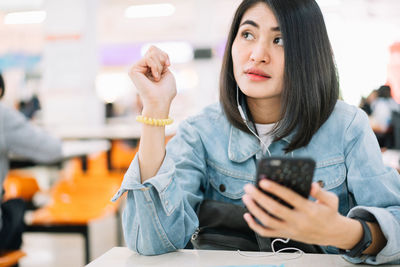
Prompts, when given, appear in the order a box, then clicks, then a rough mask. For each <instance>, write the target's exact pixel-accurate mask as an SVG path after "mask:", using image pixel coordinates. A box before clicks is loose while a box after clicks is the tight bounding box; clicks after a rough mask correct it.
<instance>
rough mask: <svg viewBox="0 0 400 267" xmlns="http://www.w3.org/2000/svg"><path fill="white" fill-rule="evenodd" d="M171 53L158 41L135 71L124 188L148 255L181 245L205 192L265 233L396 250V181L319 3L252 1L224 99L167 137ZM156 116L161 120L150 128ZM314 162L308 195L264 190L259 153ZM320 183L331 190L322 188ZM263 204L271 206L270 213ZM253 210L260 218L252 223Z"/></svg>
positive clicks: (231, 57) (380, 257)
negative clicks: (136, 126) (339, 70)
mask: <svg viewBox="0 0 400 267" xmlns="http://www.w3.org/2000/svg"><path fill="white" fill-rule="evenodd" d="M169 66H170V62H169V59H168V55H167V54H165V53H164V52H162V51H160V50H159V49H157V48H155V47H152V48H150V49H149V51H148V52H147V53H146V55H145V56H144V58H143V59H141V60H140V61H139V62H137V63H136V64H135V65H134V66H133V67H132V69H131V71H130V76H131V79H132V80H133V82H134V84H135V85H136V87H137V88H138V90H139V93H140V96H141V98H142V101H143V112H142V115H143V116H146V117H149V118H153V119H158V120H156V121H157V123H154V120H150V119H147V120H143V121H144V122H145V123H144V125H143V128H142V136H141V142H140V148H139V153H138V155H137V156H136V157H135V159H134V160H133V162H132V164H131V166H130V168H129V170H128V171H127V173H126V175H125V178H124V181H123V183H122V186H121V189H120V191H119V192H118V193H117V195H116V197H115V198H117V197H119V196H121V195H122V194H123V193H124V192H126V191H128V197H127V206H126V209H125V211H124V215H123V226H124V234H125V239H126V242H127V244H128V246H129V247H130V248H131V249H133V250H135V251H137V252H139V253H141V254H145V255H153V254H160V253H166V252H169V251H173V250H176V249H178V248H184V247H185V246H186V244H187V243H188V242H189V240H190V238H191V236H192V234H193V233H194V232H195V230H196V228H197V227H198V226H199V218H198V216H197V214H196V212H197V209H198V207H199V205H200V203H201V202H203V201H204V200H210V199H211V200H217V201H220V202H226V203H233V204H236V205H238V207H239V206H240V207H244V206H246V207H247V209H248V211H249V212H250V213H251V214H252V215H253V216H251V215H250V214H249V213H246V214H244V219H245V220H246V222H247V224H248V226H249V227H250V228H251V229H253V230H254V231H255V232H256V233H257V234H258V235H260V236H263V237H282V238H290V239H293V240H296V241H299V242H302V243H307V244H316V245H318V246H320V247H321V248H322V250H323V251H324V252H329V253H339V249H342V250H343V251H342V252H341V253H343V254H346V255H347V259H349V260H351V261H352V262H354V263H358V262H367V263H371V264H381V263H387V262H399V259H400V242H399V240H400V207H399V205H400V179H399V175H398V173H397V172H396V171H395V170H393V169H390V168H387V167H385V166H384V165H383V163H382V159H381V154H380V150H379V146H378V143H377V141H376V138H375V137H374V135H373V132H372V130H371V129H370V127H369V124H368V118H367V116H366V115H365V113H364V112H362V111H361V110H359V109H358V108H356V107H353V106H350V105H347V104H345V103H344V102H342V101H338V100H337V98H338V80H337V75H336V70H335V64H334V60H333V55H332V51H331V46H330V43H329V40H328V36H327V32H326V28H325V24H324V21H323V17H322V14H321V11H320V9H319V7H318V5H317V4H316V2H315V1H314V0H244V1H243V2H242V3H241V5H240V6H239V7H238V9H237V11H236V14H235V16H234V19H233V23H232V26H231V29H230V33H229V37H228V41H227V46H226V50H225V56H224V60H223V66H222V71H221V77H220V103H218V104H215V105H212V106H210V107H208V108H206V109H205V110H204V111H203V112H201V113H200V114H199V115H198V116H195V117H191V118H189V119H187V120H186V121H184V122H183V123H182V124H181V125H180V128H179V130H178V132H177V134H176V136H175V137H174V138H173V139H172V140H171V141H170V142H169V143H168V146H167V148H166V147H165V145H164V138H165V131H164V127H163V126H154V124H157V125H164V124H165V123H167V122H168V121H167V120H164V121H163V120H161V119H167V118H168V114H169V108H170V104H171V101H172V99H173V98H174V96H175V94H176V88H175V80H174V77H173V75H172V74H171V72H170V71H169V69H168V67H169ZM151 124H153V125H151ZM270 156H285V157H311V158H313V159H314V160H315V161H316V162H317V167H316V170H315V173H314V181H316V182H317V181H318V183H313V185H312V189H311V197H312V198H310V199H305V198H302V197H301V196H300V195H298V194H297V193H296V192H294V191H291V190H289V189H287V188H285V187H283V186H280V185H278V184H276V183H273V182H266V181H264V182H262V183H260V186H261V188H262V189H263V190H265V191H268V192H271V193H273V194H274V195H276V196H278V197H280V198H281V199H283V200H285V201H286V202H288V203H289V204H291V205H292V206H293V207H294V208H293V209H289V208H287V207H286V206H283V205H281V204H279V203H278V202H277V201H275V200H273V199H272V198H270V197H268V196H267V195H265V194H263V193H262V192H261V191H259V190H258V189H257V188H256V187H255V186H254V185H253V184H254V183H255V174H256V162H257V160H259V159H261V158H262V157H270ZM321 187H323V188H321ZM266 211H267V212H266ZM255 218H256V219H257V220H258V222H256V220H255Z"/></svg>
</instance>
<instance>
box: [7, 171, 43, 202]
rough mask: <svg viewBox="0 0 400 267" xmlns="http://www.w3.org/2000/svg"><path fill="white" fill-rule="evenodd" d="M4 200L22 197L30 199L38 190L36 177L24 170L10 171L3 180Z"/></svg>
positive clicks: (26, 199)
mask: <svg viewBox="0 0 400 267" xmlns="http://www.w3.org/2000/svg"><path fill="white" fill-rule="evenodd" d="M4 191H5V194H4V200H9V199H12V198H22V199H24V200H25V201H31V200H32V197H33V195H34V194H35V193H36V192H38V191H39V186H38V183H37V181H36V179H35V178H34V177H32V176H30V175H29V174H27V173H25V172H18V171H10V172H9V174H8V175H7V177H6V179H5V181H4Z"/></svg>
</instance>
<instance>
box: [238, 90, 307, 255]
mask: <svg viewBox="0 0 400 267" xmlns="http://www.w3.org/2000/svg"><path fill="white" fill-rule="evenodd" d="M236 102H237V106H238V110H239V113H240V116H241V117H242V119H243V122H244V124H246V127H247V128H248V129H249V131H250V132H251V133H252V134H253V135H254V136H255V137H257V138H258V140H260V142H261V144H263V146H264V147H265V148H266V150H267V152H268V155H269V156H270V157H271V152H270V151H269V149H268V146H267V145H266V144H265V143H264V142H263V140H261V138H260V137H259V136H258V135H257V134H256V133H255V132H254V131H253V130H252V129H251V128H250V127H249V125H248V123H247V119H246V116H245V115H244V112H243V109H242V107H241V105H240V103H239V86H238V85H236ZM291 154H292V157H294V155H293V151H292V153H291ZM289 240H290V238H287V239H281V238H276V239H274V241H272V242H271V249H272V252H273V254H272V255H256V256H254V255H253V256H251V255H247V254H246V253H243V252H241V251H240V250H237V252H238V253H239V254H240V255H242V256H244V257H271V256H276V255H277V256H279V254H280V253H282V252H283V251H287V250H295V251H297V252H298V253H299V255H296V257H294V258H289V259H286V260H293V259H297V258H299V257H301V256H302V255H303V254H304V252H303V251H302V250H301V249H298V248H295V247H289V248H282V249H279V250H278V251H275V248H274V245H275V242H282V243H285V244H287V243H288V242H289Z"/></svg>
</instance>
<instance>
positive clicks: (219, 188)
mask: <svg viewBox="0 0 400 267" xmlns="http://www.w3.org/2000/svg"><path fill="white" fill-rule="evenodd" d="M207 163H208V166H209V168H208V175H209V181H210V185H211V187H209V188H208V192H207V197H208V198H210V199H214V200H222V201H223V200H226V199H231V200H241V197H242V196H243V195H244V189H243V187H244V185H245V184H248V183H254V179H255V177H254V176H252V175H250V174H246V173H240V172H236V171H232V170H228V169H226V168H222V167H220V166H218V165H216V164H215V163H213V162H210V161H208V162H207ZM230 202H232V201H230Z"/></svg>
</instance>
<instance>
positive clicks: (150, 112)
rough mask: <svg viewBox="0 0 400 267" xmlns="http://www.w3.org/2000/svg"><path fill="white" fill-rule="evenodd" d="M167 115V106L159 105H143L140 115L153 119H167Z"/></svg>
mask: <svg viewBox="0 0 400 267" xmlns="http://www.w3.org/2000/svg"><path fill="white" fill-rule="evenodd" d="M168 115H169V106H167V107H163V106H161V105H158V106H151V107H148V106H147V107H146V106H143V110H142V116H145V117H149V118H153V119H167V118H168Z"/></svg>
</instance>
